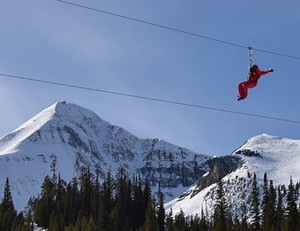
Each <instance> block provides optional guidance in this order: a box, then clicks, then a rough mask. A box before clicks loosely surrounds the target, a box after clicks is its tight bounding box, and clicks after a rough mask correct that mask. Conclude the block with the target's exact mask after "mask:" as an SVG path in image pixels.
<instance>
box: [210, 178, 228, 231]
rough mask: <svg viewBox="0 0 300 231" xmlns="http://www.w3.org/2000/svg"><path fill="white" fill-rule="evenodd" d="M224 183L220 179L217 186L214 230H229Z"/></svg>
mask: <svg viewBox="0 0 300 231" xmlns="http://www.w3.org/2000/svg"><path fill="white" fill-rule="evenodd" d="M224 196H225V195H224V189H223V183H222V180H221V179H220V180H219V182H218V186H217V198H216V205H215V208H214V229H213V230H214V231H226V230H227V228H226V227H227V220H226V217H227V206H226V201H225V197H224Z"/></svg>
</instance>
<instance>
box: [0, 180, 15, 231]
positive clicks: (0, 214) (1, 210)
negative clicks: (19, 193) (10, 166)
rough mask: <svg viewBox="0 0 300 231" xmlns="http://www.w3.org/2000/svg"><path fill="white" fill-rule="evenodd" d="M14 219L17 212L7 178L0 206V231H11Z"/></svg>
mask: <svg viewBox="0 0 300 231" xmlns="http://www.w3.org/2000/svg"><path fill="white" fill-rule="evenodd" d="M16 218H17V212H16V210H15V207H14V203H13V199H12V195H11V191H10V184H9V179H8V177H7V178H6V181H5V186H4V195H3V199H2V202H1V204H0V230H11V229H12V227H13V222H14V220H15V219H16Z"/></svg>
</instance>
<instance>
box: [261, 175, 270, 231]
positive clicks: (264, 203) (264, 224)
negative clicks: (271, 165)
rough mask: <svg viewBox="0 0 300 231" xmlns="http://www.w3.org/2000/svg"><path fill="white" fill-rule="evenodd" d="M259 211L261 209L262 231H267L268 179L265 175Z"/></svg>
mask: <svg viewBox="0 0 300 231" xmlns="http://www.w3.org/2000/svg"><path fill="white" fill-rule="evenodd" d="M261 209H262V215H261V223H262V230H263V231H268V230H269V228H270V227H269V221H268V219H267V217H268V215H269V209H270V208H269V188H268V178H267V173H266V172H265V174H264V180H263V198H262V202H261Z"/></svg>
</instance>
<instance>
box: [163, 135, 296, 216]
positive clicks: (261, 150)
mask: <svg viewBox="0 0 300 231" xmlns="http://www.w3.org/2000/svg"><path fill="white" fill-rule="evenodd" d="M224 158H225V157H219V158H217V159H220V160H219V161H215V162H214V163H215V164H214V166H211V169H210V171H209V172H207V173H205V174H204V175H203V176H202V177H200V178H199V179H198V180H197V182H196V183H195V184H194V185H193V186H192V187H190V188H189V189H188V190H187V191H186V192H185V193H184V194H182V195H181V196H180V197H178V198H176V199H174V200H172V201H170V202H169V203H166V209H167V211H168V210H170V209H171V208H172V212H173V214H177V213H179V212H180V210H182V211H183V212H184V213H185V215H187V216H189V215H194V216H195V215H196V214H198V215H200V214H201V210H203V211H204V213H205V214H206V215H207V216H211V215H212V214H211V213H212V211H213V206H214V204H215V202H216V200H215V199H216V188H217V185H216V183H215V182H217V178H219V177H221V178H222V182H223V188H224V192H225V197H226V201H227V203H228V205H229V208H230V211H231V213H232V214H238V215H241V213H242V209H244V210H246V212H249V204H250V203H249V202H250V193H251V189H252V182H253V175H254V173H255V174H256V176H257V181H258V185H259V188H260V196H262V185H263V177H264V174H265V173H267V177H268V180H273V183H274V186H276V185H277V186H278V185H286V186H288V184H289V181H290V177H292V179H293V182H294V183H296V182H299V181H300V140H290V139H286V138H280V137H273V136H270V135H267V134H262V135H259V136H255V137H253V138H251V139H249V140H248V141H246V142H245V144H243V145H242V146H241V147H240V148H238V149H237V150H235V151H234V152H233V153H232V154H230V155H228V156H226V158H225V159H224ZM224 160H227V161H224ZM220 161H221V162H222V163H221V164H220ZM205 183H206V184H205ZM298 201H299V198H298Z"/></svg>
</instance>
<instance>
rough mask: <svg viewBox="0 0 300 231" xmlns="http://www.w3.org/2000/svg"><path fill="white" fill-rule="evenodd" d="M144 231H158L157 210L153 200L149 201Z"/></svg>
mask: <svg viewBox="0 0 300 231" xmlns="http://www.w3.org/2000/svg"><path fill="white" fill-rule="evenodd" d="M143 231H157V223H156V216H155V209H154V204H153V203H152V200H151V199H149V201H148V206H147V211H146V219H145V224H144V227H143Z"/></svg>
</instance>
